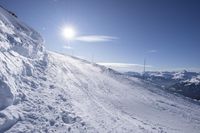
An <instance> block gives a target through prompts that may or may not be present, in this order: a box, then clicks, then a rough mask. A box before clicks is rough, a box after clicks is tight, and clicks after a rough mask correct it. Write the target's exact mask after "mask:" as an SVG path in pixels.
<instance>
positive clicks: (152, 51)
mask: <svg viewBox="0 0 200 133" xmlns="http://www.w3.org/2000/svg"><path fill="white" fill-rule="evenodd" d="M157 52H158V51H157V50H155V49H152V50H149V51H148V53H157Z"/></svg>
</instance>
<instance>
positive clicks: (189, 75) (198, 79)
mask: <svg viewBox="0 0 200 133" xmlns="http://www.w3.org/2000/svg"><path fill="white" fill-rule="evenodd" d="M125 74H127V75H129V76H131V77H137V78H141V79H145V80H147V81H150V82H152V83H154V84H156V85H158V86H160V87H162V88H164V89H167V90H169V91H171V92H174V93H178V94H182V95H184V96H186V97H190V98H192V99H197V100H200V73H197V72H188V71H186V70H184V71H179V72H145V74H143V73H138V72H125Z"/></svg>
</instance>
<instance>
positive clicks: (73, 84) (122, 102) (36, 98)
mask: <svg viewBox="0 0 200 133" xmlns="http://www.w3.org/2000/svg"><path fill="white" fill-rule="evenodd" d="M0 22H1V23H0V27H1V29H0V46H1V51H0V132H6V133H21V132H26V133H29V132H31V133H32V132H48V133H53V132H55V133H65V132H82V133H84V132H91V133H95V132H100V133H107V132H118V133H131V132H134V133H150V132H153V133H165V132H167V133H188V132H190V133H198V132H199V131H200V115H199V114H200V105H199V104H198V103H195V102H192V101H190V100H187V99H184V98H182V97H179V96H175V95H173V94H169V93H167V92H165V91H163V90H160V89H159V88H157V87H155V86H153V85H151V84H150V83H148V82H145V81H143V80H140V79H137V78H131V77H127V76H125V75H123V74H120V73H118V72H116V71H113V70H112V69H108V68H106V67H103V66H99V65H96V64H92V63H90V62H87V61H85V60H81V59H78V58H75V57H71V56H66V55H62V54H58V53H54V52H50V51H44V50H42V48H43V46H42V39H41V37H40V35H39V34H38V33H37V32H35V31H33V30H32V29H31V28H29V27H28V26H25V25H24V24H21V23H20V22H19V21H18V20H17V19H16V18H14V16H12V15H10V14H9V13H8V12H7V11H5V10H4V9H2V8H0ZM2 27H3V28H2ZM18 27H21V28H18ZM22 27H23V28H22ZM10 37H13V39H12V41H10V39H9V38H10ZM14 38H17V39H14ZM15 47H17V49H16V48H15ZM23 52H26V53H28V54H23Z"/></svg>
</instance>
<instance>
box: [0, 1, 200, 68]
mask: <svg viewBox="0 0 200 133" xmlns="http://www.w3.org/2000/svg"><path fill="white" fill-rule="evenodd" d="M0 4H1V5H3V6H4V7H6V8H8V9H9V10H11V11H13V12H15V13H16V14H17V15H18V17H19V18H20V19H21V20H22V21H24V22H25V23H27V24H28V25H30V26H32V27H33V28H35V29H36V30H37V31H39V32H40V33H41V34H42V36H43V37H44V39H45V41H46V43H45V46H46V48H47V49H48V50H53V51H57V52H62V53H68V54H71V53H73V54H74V55H75V56H79V57H83V58H86V59H88V60H91V58H92V56H93V57H94V60H95V62H109V63H113V62H114V63H128V64H129V65H130V64H143V60H144V58H146V60H147V64H148V65H150V66H153V67H156V68H162V69H164V68H166V69H177V68H185V69H188V68H194V69H199V68H200V61H199V58H200V52H199V51H200V1H198V0H187V1H186V0H1V1H0ZM65 25H71V26H73V27H74V28H75V30H76V33H77V36H78V37H89V38H90V39H91V38H92V39H94V37H96V39H94V40H93V41H92V42H88V39H86V40H87V41H86V40H84V39H79V40H78V39H77V40H74V41H71V42H70V46H71V47H72V48H73V49H66V48H64V47H63V46H64V45H66V43H67V42H66V40H65V39H64V38H63V37H62V36H61V30H62V28H63V27H64V26H65Z"/></svg>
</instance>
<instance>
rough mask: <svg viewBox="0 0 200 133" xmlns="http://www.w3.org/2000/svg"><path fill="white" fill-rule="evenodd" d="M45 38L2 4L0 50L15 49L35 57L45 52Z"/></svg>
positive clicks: (24, 54) (23, 54) (0, 10)
mask: <svg viewBox="0 0 200 133" xmlns="http://www.w3.org/2000/svg"><path fill="white" fill-rule="evenodd" d="M43 42H44V41H43V39H42V37H41V36H40V34H39V33H38V32H36V31H35V30H33V29H32V28H30V27H28V26H26V25H25V24H23V23H22V22H20V21H19V20H18V18H17V17H16V16H14V15H13V13H11V12H10V11H8V10H6V9H4V8H3V7H1V6H0V51H1V52H4V51H11V50H13V51H15V52H17V53H18V54H20V55H22V56H25V57H29V58H35V57H37V56H39V55H41V54H42V53H43V49H44V48H43Z"/></svg>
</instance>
